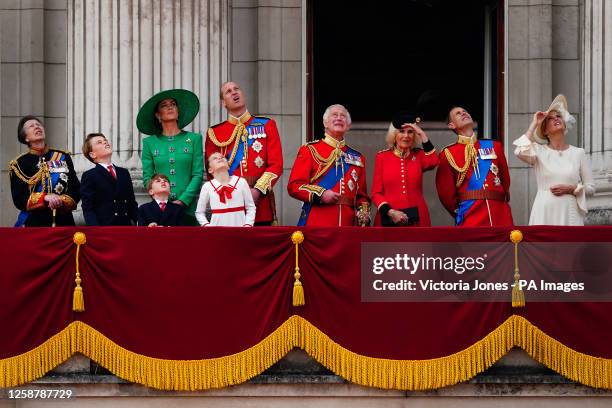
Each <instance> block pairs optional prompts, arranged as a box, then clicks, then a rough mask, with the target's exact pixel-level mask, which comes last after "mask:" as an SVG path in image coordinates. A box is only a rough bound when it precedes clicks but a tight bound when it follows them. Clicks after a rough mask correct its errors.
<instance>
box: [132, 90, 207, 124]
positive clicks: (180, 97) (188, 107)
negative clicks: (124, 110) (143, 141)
mask: <svg viewBox="0 0 612 408" xmlns="http://www.w3.org/2000/svg"><path fill="white" fill-rule="evenodd" d="M164 99H174V100H175V101H176V105H177V106H178V111H179V117H178V127H179V129H182V128H184V127H185V126H187V125H188V124H190V123H191V122H192V121H193V119H195V117H196V116H197V115H198V111H199V110H200V100H199V99H198V97H197V96H196V94H194V93H193V92H191V91H188V90H186V89H168V90H166V91H161V92H159V93H157V94H155V95H153V96H152V97H150V98H149V100H148V101H146V102H145V103H144V105H142V107H141V108H140V110H139V111H138V116H137V117H136V126H137V127H138V130H140V132H141V133H144V134H145V135H156V134H159V133H161V130H162V129H161V125H160V124H159V121H158V120H157V118H156V117H155V112H157V105H158V104H159V103H160V102H161V101H163V100H164Z"/></svg>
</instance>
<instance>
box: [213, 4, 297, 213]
mask: <svg viewBox="0 0 612 408" xmlns="http://www.w3.org/2000/svg"><path fill="white" fill-rule="evenodd" d="M304 5H305V1H302V0H282V1H281V0H234V1H233V2H232V11H231V14H232V60H231V74H232V75H231V77H232V79H233V80H235V81H236V82H238V83H240V84H241V86H242V88H243V90H244V91H245V94H246V98H247V101H248V106H249V110H250V111H251V113H254V114H258V115H264V116H268V117H271V118H273V119H274V120H275V121H276V122H277V124H278V130H279V132H280V136H281V142H282V144H283V156H284V171H283V176H282V177H281V179H280V180H279V182H278V183H277V185H276V188H275V189H274V190H275V196H276V207H277V211H278V214H277V215H278V217H279V221H280V223H281V224H282V225H294V224H295V223H296V222H297V218H298V216H299V208H300V202H298V201H297V200H294V199H292V198H290V197H289V195H288V194H287V180H288V177H289V173H290V171H291V167H292V165H293V160H294V159H295V154H296V153H297V150H298V149H299V147H300V145H301V144H302V142H303V141H304V140H305V137H304V134H303V128H302V101H303V95H302V74H303V73H302V18H303V15H302V11H303V10H302V7H303V6H304ZM217 99H218V98H217Z"/></svg>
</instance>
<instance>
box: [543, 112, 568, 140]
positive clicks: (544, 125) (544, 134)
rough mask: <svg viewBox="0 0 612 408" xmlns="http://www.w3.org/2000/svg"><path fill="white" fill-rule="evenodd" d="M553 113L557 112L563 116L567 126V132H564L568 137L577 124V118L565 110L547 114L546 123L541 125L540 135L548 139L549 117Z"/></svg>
mask: <svg viewBox="0 0 612 408" xmlns="http://www.w3.org/2000/svg"><path fill="white" fill-rule="evenodd" d="M552 112H557V113H558V114H560V115H561V119H563V123H564V124H565V130H564V131H563V134H564V135H567V132H568V131H569V130H570V129H571V128H573V127H574V124H576V118H575V117H574V116H573V115H572V114H571V113H569V112H568V111H566V110H565V109H551V110H550V111H549V112H548V113H547V114H546V117H545V118H544V121H543V122H542V124H541V125H540V135H542V137H545V138H547V139H548V135H547V134H546V125H547V124H548V120H547V119H548V115H549V114H551V113H552Z"/></svg>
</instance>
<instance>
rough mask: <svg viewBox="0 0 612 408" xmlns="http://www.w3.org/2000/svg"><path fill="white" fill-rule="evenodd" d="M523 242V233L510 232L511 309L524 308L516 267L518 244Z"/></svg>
mask: <svg viewBox="0 0 612 408" xmlns="http://www.w3.org/2000/svg"><path fill="white" fill-rule="evenodd" d="M522 240H523V233H522V232H521V231H519V230H513V231H511V232H510V241H512V243H513V244H514V287H513V288H512V307H525V293H524V292H523V289H521V285H520V282H519V281H520V279H521V275H520V274H519V265H518V244H519V242H521V241H522Z"/></svg>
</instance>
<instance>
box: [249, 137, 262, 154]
mask: <svg viewBox="0 0 612 408" xmlns="http://www.w3.org/2000/svg"><path fill="white" fill-rule="evenodd" d="M251 147H252V148H253V150H255V151H256V152H257V153H259V152H261V149H263V145H262V144H261V142H260V141H259V140H256V141H255V142H253V145H252V146H251Z"/></svg>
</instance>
